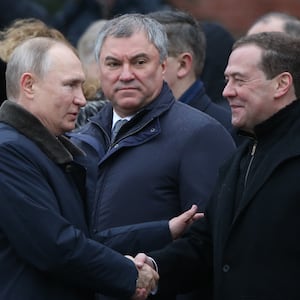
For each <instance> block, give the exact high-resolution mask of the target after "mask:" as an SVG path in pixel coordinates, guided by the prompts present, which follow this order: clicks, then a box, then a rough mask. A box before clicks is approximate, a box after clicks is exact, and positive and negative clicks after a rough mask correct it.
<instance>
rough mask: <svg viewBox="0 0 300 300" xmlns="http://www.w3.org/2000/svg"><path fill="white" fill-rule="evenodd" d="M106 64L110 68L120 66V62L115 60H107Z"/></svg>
mask: <svg viewBox="0 0 300 300" xmlns="http://www.w3.org/2000/svg"><path fill="white" fill-rule="evenodd" d="M106 65H107V66H108V67H110V68H115V67H117V66H119V65H120V64H119V63H118V62H115V61H110V62H107V63H106Z"/></svg>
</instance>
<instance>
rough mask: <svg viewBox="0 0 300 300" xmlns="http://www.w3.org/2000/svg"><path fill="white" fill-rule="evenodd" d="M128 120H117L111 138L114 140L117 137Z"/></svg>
mask: <svg viewBox="0 0 300 300" xmlns="http://www.w3.org/2000/svg"><path fill="white" fill-rule="evenodd" d="M127 122H128V120H126V119H120V120H118V121H117V122H116V124H115V125H114V127H113V129H112V132H111V139H112V141H113V140H114V139H115V137H116V136H117V134H118V132H119V130H120V129H121V127H122V126H123V125H124V124H125V123H127Z"/></svg>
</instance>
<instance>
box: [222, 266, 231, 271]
mask: <svg viewBox="0 0 300 300" xmlns="http://www.w3.org/2000/svg"><path fill="white" fill-rule="evenodd" d="M222 270H223V272H224V273H227V272H228V271H229V270H230V266H229V265H224V266H223V268H222Z"/></svg>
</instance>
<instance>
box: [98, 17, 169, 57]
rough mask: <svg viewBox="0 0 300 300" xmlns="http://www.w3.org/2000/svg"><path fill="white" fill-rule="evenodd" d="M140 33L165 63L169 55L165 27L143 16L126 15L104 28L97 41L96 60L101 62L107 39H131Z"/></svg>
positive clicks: (113, 20)
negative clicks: (101, 53)
mask: <svg viewBox="0 0 300 300" xmlns="http://www.w3.org/2000/svg"><path fill="white" fill-rule="evenodd" d="M140 31H142V32H145V34H146V36H147V37H148V40H149V41H150V42H151V43H152V44H153V45H154V46H155V47H156V49H157V50H158V52H159V57H160V62H163V61H164V60H165V59H166V58H167V55H168V51H167V43H168V39H167V35H166V32H165V30H164V27H163V26H162V25H161V24H160V23H159V22H157V21H156V20H154V19H152V18H150V17H148V16H145V15H143V14H124V15H122V16H119V17H116V18H113V19H111V20H109V21H108V22H107V23H106V24H105V25H104V26H103V28H102V30H101V31H100V33H99V35H98V38H97V41H96V46H95V57H96V60H97V61H99V56H100V52H101V49H102V46H103V43H104V42H105V39H106V38H107V37H109V36H112V37H115V38H122V37H130V36H132V35H133V34H134V33H137V32H140Z"/></svg>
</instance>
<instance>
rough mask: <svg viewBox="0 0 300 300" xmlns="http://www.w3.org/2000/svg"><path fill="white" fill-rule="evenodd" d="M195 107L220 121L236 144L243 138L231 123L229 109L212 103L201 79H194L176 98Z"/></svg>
mask: <svg viewBox="0 0 300 300" xmlns="http://www.w3.org/2000/svg"><path fill="white" fill-rule="evenodd" d="M178 101H181V102H184V103H186V104H188V105H190V106H192V107H194V108H196V109H199V110H201V111H203V112H204V113H206V114H208V115H209V116H211V117H213V118H214V119H216V120H217V121H218V122H220V123H221V124H222V125H223V126H224V127H225V128H226V129H227V130H228V131H229V132H230V134H231V136H232V138H233V139H234V141H235V142H236V144H237V145H240V144H241V143H242V141H243V140H244V138H242V137H241V136H238V135H237V129H236V128H234V127H233V126H232V123H231V111H230V110H228V109H225V108H224V107H223V106H221V105H219V104H216V103H214V102H213V101H212V100H211V99H210V97H209V96H208V95H207V93H206V89H205V87H204V84H203V82H202V81H201V80H199V79H198V80H196V81H195V82H194V83H193V84H192V85H191V86H190V87H189V88H188V89H187V90H186V91H185V92H184V93H183V95H182V96H181V97H180V98H179V99H178Z"/></svg>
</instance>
